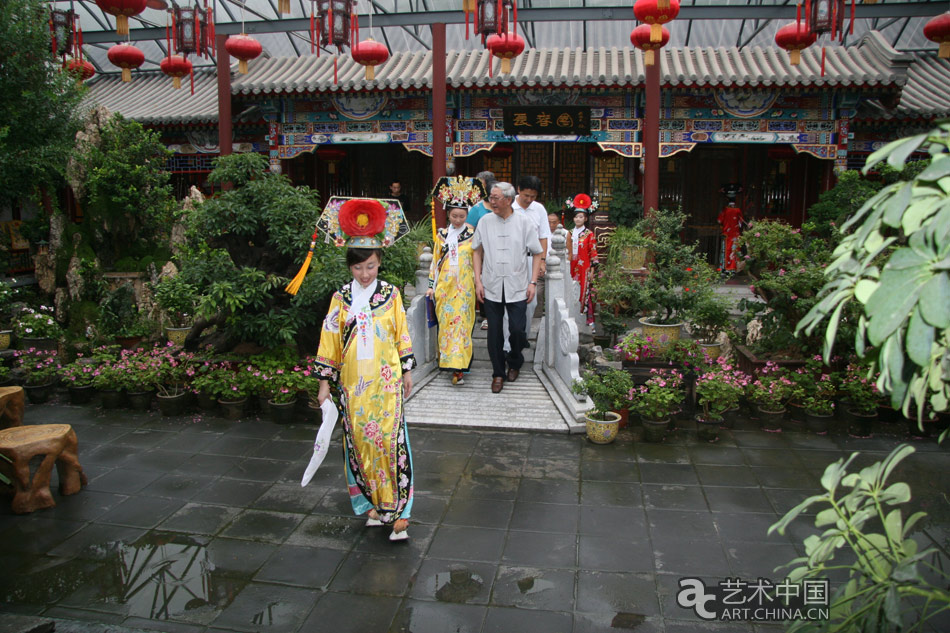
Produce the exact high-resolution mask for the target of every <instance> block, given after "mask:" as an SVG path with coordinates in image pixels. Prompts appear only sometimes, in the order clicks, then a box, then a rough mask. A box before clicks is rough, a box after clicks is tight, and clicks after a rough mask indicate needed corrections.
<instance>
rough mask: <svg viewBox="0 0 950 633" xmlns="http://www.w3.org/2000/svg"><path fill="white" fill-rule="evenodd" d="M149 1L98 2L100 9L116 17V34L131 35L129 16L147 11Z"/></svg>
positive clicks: (115, 0) (101, 0)
mask: <svg viewBox="0 0 950 633" xmlns="http://www.w3.org/2000/svg"><path fill="white" fill-rule="evenodd" d="M146 2H147V0H96V4H97V5H98V6H99V8H100V9H102V10H103V11H105V12H106V13H108V14H109V15H114V16H115V32H116V33H118V34H119V35H128V34H129V16H133V15H138V14H139V13H141V12H142V11H145V3H146Z"/></svg>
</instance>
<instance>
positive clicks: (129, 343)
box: [115, 336, 145, 349]
mask: <svg viewBox="0 0 950 633" xmlns="http://www.w3.org/2000/svg"><path fill="white" fill-rule="evenodd" d="M144 338H145V337H144V336H117V337H115V342H116V343H118V344H119V345H121V346H122V348H123V349H132V348H133V347H136V346H137V345H138V344H139V343H141V342H142V341H143V340H144Z"/></svg>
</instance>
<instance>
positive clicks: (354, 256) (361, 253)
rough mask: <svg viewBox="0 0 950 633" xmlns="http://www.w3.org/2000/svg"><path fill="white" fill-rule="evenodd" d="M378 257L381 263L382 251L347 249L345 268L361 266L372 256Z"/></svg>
mask: <svg viewBox="0 0 950 633" xmlns="http://www.w3.org/2000/svg"><path fill="white" fill-rule="evenodd" d="M374 254H375V255H376V256H377V257H379V261H380V263H382V261H383V251H382V249H379V248H348V249H346V267H347V268H349V267H350V266H355V265H356V264H362V263H363V262H365V261H366V260H367V259H369V258H370V257H372V256H373V255H374Z"/></svg>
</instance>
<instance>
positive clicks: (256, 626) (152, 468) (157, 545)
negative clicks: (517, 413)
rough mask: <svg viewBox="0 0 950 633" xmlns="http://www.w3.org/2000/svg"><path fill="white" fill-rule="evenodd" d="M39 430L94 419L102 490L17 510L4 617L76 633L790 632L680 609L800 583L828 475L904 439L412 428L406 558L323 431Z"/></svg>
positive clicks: (924, 475) (925, 463)
mask: <svg viewBox="0 0 950 633" xmlns="http://www.w3.org/2000/svg"><path fill="white" fill-rule="evenodd" d="M26 421H27V423H31V424H40V423H69V424H72V425H73V426H74V428H75V429H76V432H77V435H78V437H79V456H80V461H81V463H82V465H83V468H84V469H85V472H86V473H87V475H88V476H89V480H90V481H89V485H88V486H87V487H86V488H85V489H84V490H83V491H82V492H80V493H79V494H77V495H74V496H70V497H62V496H60V495H58V493H57V494H55V495H54V497H55V498H56V501H57V506H56V507H55V508H51V509H47V510H41V511H38V512H35V513H33V514H32V515H24V516H15V515H12V514H11V513H10V509H9V503H8V502H7V501H5V500H4V501H2V507H0V568H2V569H3V570H4V573H3V574H2V575H0V605H2V606H0V612H3V613H17V614H27V615H39V616H45V617H48V618H52V619H54V620H55V621H56V630H57V631H67V632H69V631H76V632H78V631H105V630H110V631H116V632H120V631H125V630H129V629H131V630H158V631H173V632H179V631H180V632H199V631H201V632H208V633H211V632H213V631H235V632H253V631H261V632H274V633H294V632H297V631H299V632H304V633H309V632H320V631H328V632H329V631H332V632H335V633H345V632H347V631H353V632H359V633H364V632H370V631H373V632H380V631H393V632H410V631H411V632H412V633H428V632H437V633H445V632H448V631H458V632H464V633H469V632H470V633H479V632H482V633H494V632H504V633H534V632H537V633H559V632H564V633H570V632H572V631H573V632H576V633H587V632H595V631H638V632H651V633H652V632H664V631H665V632H668V633H675V632H681V631H683V632H685V631H730V632H731V631H778V630H781V627H780V626H777V625H772V626H764V625H756V626H753V625H751V624H748V623H730V624H718V625H717V624H709V623H703V622H701V621H700V620H699V619H698V618H697V616H695V615H694V614H693V612H692V611H691V610H687V609H683V608H681V607H679V606H677V604H676V599H675V595H676V588H677V586H678V585H677V582H678V580H679V578H681V577H684V576H693V577H700V578H703V579H706V580H708V581H709V582H710V583H713V584H715V583H717V582H719V581H720V580H724V579H725V578H727V577H741V578H744V579H754V578H757V577H760V576H761V577H765V578H771V579H774V580H776V581H777V580H779V578H780V577H781V576H780V574H778V573H776V572H774V571H773V570H774V568H775V567H776V566H777V565H780V564H783V563H786V562H788V561H789V560H791V559H792V558H793V557H795V556H798V555H801V554H802V553H803V547H802V544H801V542H802V540H803V539H804V538H805V537H806V536H808V535H809V534H812V533H814V532H815V530H814V528H812V527H810V523H809V522H808V521H807V520H800V521H798V522H796V523H795V524H793V526H792V529H791V530H790V531H789V534H788V535H787V536H779V535H773V536H768V535H767V534H766V531H767V529H768V526H769V525H771V524H772V523H773V522H774V521H776V520H777V519H778V518H779V517H780V516H781V515H782V514H783V513H784V512H785V511H786V510H787V509H789V508H791V507H792V506H794V505H795V504H797V503H798V502H799V501H800V500H802V499H804V498H805V497H807V496H809V495H811V494H815V493H817V492H818V490H819V478H820V476H821V473H822V472H823V470H824V468H825V466H826V465H827V464H828V463H829V462H831V461H833V460H835V459H837V458H839V457H842V456H845V455H847V454H848V453H849V452H850V451H852V450H860V451H862V455H861V457H860V458H859V463H861V464H866V463H869V462H871V461H876V460H878V459H881V458H882V457H883V456H884V455H886V453H887V452H888V451H889V450H890V449H891V448H893V447H894V446H895V445H896V444H897V443H898V441H899V440H898V439H897V438H896V437H875V438H871V439H857V438H851V437H848V436H846V435H845V436H839V435H832V436H827V437H824V436H815V435H808V434H804V433H765V432H762V431H759V430H755V429H753V428H752V426H751V423H750V422H748V421H746V422H742V423H740V427H746V428H745V430H743V429H742V428H740V429H739V430H735V431H723V432H722V433H721V436H720V440H719V441H718V442H717V443H715V444H707V443H705V442H700V441H699V440H698V439H697V438H696V436H695V434H694V433H693V432H691V431H677V432H676V433H674V434H672V435H671V436H670V437H668V438H667V440H666V442H665V443H664V444H646V443H641V442H639V441H637V438H638V432H637V431H635V430H634V431H632V432H631V431H629V430H628V431H624V432H622V433H621V437H620V439H618V441H617V442H615V443H614V444H611V445H608V446H597V445H593V444H590V443H589V442H588V441H587V440H586V439H585V438H584V437H583V436H569V435H550V434H528V433H516V432H482V431H455V430H437V429H425V428H416V429H413V428H412V427H411V426H410V429H411V436H412V437H411V441H412V447H413V462H414V467H415V471H416V479H415V495H416V496H415V502H414V507H413V516H412V520H413V524H412V526H411V528H410V534H411V539H410V541H409V542H408V543H397V544H393V543H390V542H389V541H388V539H387V536H388V530H387V529H385V528H366V527H364V526H363V522H364V520H363V519H361V518H356V517H353V516H352V513H351V511H350V504H349V499H348V497H347V493H346V490H345V486H344V477H343V464H342V450H341V448H340V443H339V430H338V431H337V433H336V435H335V441H334V444H335V446H333V447H331V449H330V455H329V457H328V458H327V461H326V462H325V463H324V465H323V466H322V467H321V469H320V470H319V471H318V472H317V474H316V476H315V477H314V480H313V481H312V483H311V484H310V485H309V486H307V487H306V488H301V487H300V477H301V475H302V473H303V470H304V468H305V467H306V464H307V461H308V459H309V454H310V452H311V450H312V448H311V443H312V441H313V437H314V435H315V433H316V426H315V425H313V424H304V423H300V424H294V425H277V424H274V423H272V422H270V421H269V420H268V419H267V418H266V416H261V417H260V418H259V419H258V418H256V417H254V416H251V417H248V418H245V419H243V420H241V421H227V420H224V419H222V418H217V417H214V416H210V415H195V416H188V417H184V418H164V417H162V416H160V415H159V414H158V412H150V413H134V412H131V411H128V410H117V411H103V410H102V409H98V408H96V407H94V406H91V405H86V406H83V407H74V406H69V405H67V404H65V403H64V402H58V403H53V404H50V405H30V406H28V408H27V414H26ZM410 424H411V422H410ZM912 443H913V445H914V446H915V447H916V448H917V449H918V451H917V453H915V454H914V455H913V456H912V457H911V458H910V459H909V460H908V461H907V462H906V465H905V466H904V467H903V468H902V469H901V472H900V475H899V478H901V479H903V480H905V481H908V482H909V483H911V486H912V488H913V492H914V500H913V502H912V505H913V507H914V508H915V509H917V508H920V509H924V510H925V511H927V512H929V513H930V517H929V518H928V519H927V520H926V521H925V522H924V523H923V526H922V527H923V529H922V530H921V531H919V532H918V533H917V535H916V538H918V540H920V541H922V542H927V541H934V542H936V543H938V544H939V545H941V546H944V545H945V544H946V541H947V538H946V537H947V527H948V526H950V511H948V504H947V501H946V499H945V497H944V493H945V491H946V490H948V485H947V484H948V481H947V480H948V478H950V475H948V473H950V469H948V465H950V460H948V455H947V452H946V451H945V450H944V449H943V448H941V447H939V446H938V445H937V444H936V443H935V442H934V440H933V439H923V440H915V441H913V442H912ZM55 482H56V478H55V476H54V484H55ZM106 625H109V627H108V628H107V627H106ZM933 630H938V629H933Z"/></svg>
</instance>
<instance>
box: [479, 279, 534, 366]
mask: <svg viewBox="0 0 950 633" xmlns="http://www.w3.org/2000/svg"><path fill="white" fill-rule="evenodd" d="M527 307H528V302H527V301H526V300H524V299H522V300H521V301H515V302H514V303H506V302H505V301H504V296H502V301H491V300H489V299H485V317H486V318H487V319H488V357H489V358H490V359H491V369H492V378H505V377H506V376H507V373H506V371H505V363H506V362H507V364H508V369H517V370H520V369H521V365H523V364H524V354H522V353H521V351H522V350H523V349H525V348H526V347H528V336H527V334H525V332H526V328H525V321H526V317H525V310H526V308H527ZM505 310H507V311H508V342H509V344H510V347H511V351H510V352H508V353H507V354H505V340H504V338H505V334H504V329H503V328H504V326H503V322H504V318H505Z"/></svg>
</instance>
